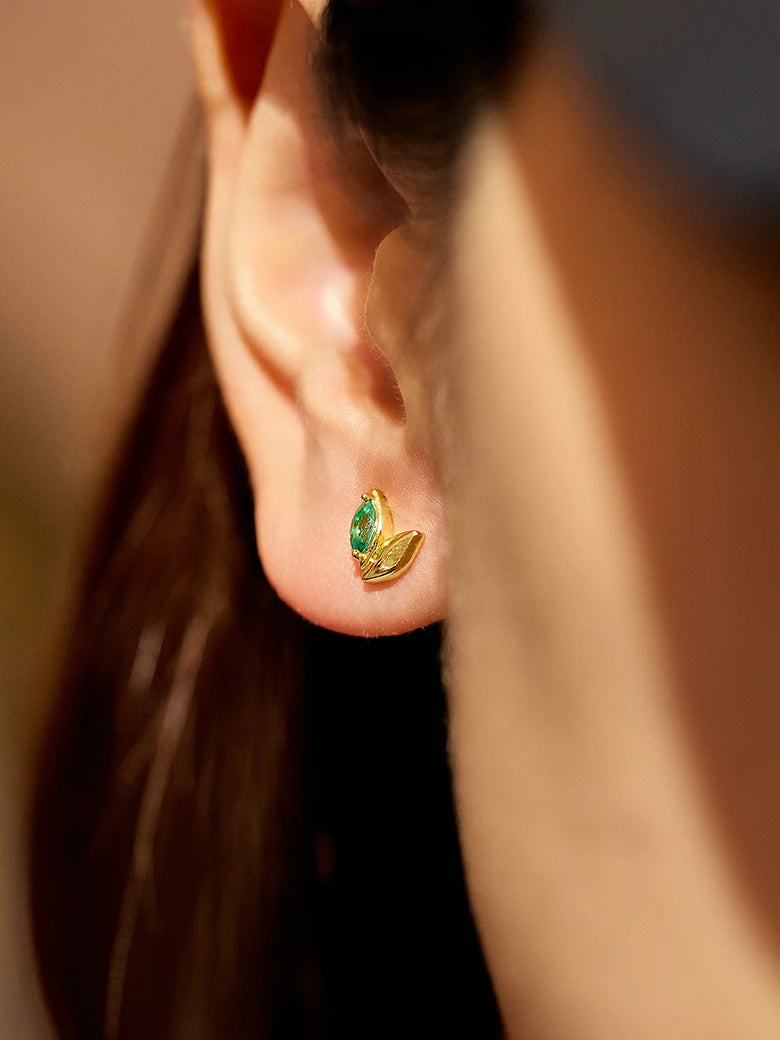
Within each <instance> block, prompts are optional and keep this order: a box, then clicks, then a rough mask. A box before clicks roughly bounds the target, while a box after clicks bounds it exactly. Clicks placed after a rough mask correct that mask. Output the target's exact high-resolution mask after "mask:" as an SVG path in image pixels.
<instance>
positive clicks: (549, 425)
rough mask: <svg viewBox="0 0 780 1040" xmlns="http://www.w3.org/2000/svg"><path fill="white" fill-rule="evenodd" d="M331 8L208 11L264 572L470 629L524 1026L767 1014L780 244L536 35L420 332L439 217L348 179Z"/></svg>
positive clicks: (491, 863)
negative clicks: (382, 582) (362, 569)
mask: <svg viewBox="0 0 780 1040" xmlns="http://www.w3.org/2000/svg"><path fill="white" fill-rule="evenodd" d="M258 7H259V10H260V12H261V13H260V14H259V13H258ZM320 14H321V5H319V4H311V3H309V4H307V5H306V6H305V8H304V7H303V6H300V5H297V4H293V5H283V6H279V5H275V4H267V5H265V6H263V5H262V4H261V5H246V6H244V5H241V4H238V3H231V2H229V0H221V2H219V3H217V2H214V3H212V4H210V5H209V4H206V3H205V2H204V3H198V2H196V3H194V4H193V8H192V29H193V43H194V51H195V57H196V64H197V67H198V72H199V79H200V83H201V91H202V95H203V98H204V104H205V109H206V113H207V118H208V124H209V156H210V191H209V204H208V213H207V230H206V240H205V247H204V265H205V274H204V286H205V288H204V308H205V313H206V318H207V325H208V330H209V339H210V345H211V349H212V352H213V355H214V360H215V365H216V368H217V371H218V374H219V377H220V379H221V382H222V386H223V390H224V393H225V398H226V401H227V403H228V407H229V409H230V412H231V416H232V419H233V422H234V424H235V427H236V430H237V433H238V436H239V439H240V441H241V443H242V446H243V448H244V451H245V454H246V457H247V461H248V464H249V469H250V474H251V478H252V482H253V487H254V489H255V493H256V500H257V503H258V507H257V530H258V545H259V550H260V554H261V557H262V559H263V563H264V565H265V568H266V570H267V572H268V573H269V576H270V578H271V580H272V581H273V583H274V584H275V586H276V587H277V589H278V591H279V593H280V595H281V596H282V597H283V598H284V599H286V600H287V602H289V603H290V604H291V605H292V606H293V607H294V608H295V609H297V610H299V611H300V612H301V613H302V614H304V615H305V616H306V617H308V618H310V619H312V620H313V621H315V622H316V623H318V624H322V625H325V626H327V627H331V628H334V629H337V630H339V631H344V632H352V633H363V634H369V635H382V634H388V633H390V632H397V631H405V630H408V629H410V628H413V627H415V626H416V625H419V624H424V623H427V622H429V621H432V620H436V619H438V618H441V617H443V616H444V615H445V614H446V615H447V618H448V660H447V678H448V683H449V690H450V707H451V738H450V746H451V756H452V763H453V769H454V776H455V788H456V801H457V807H458V816H459V826H460V833H461V839H462V843H463V848H464V856H465V860H466V867H467V879H468V884H469V891H470V895H471V899H472V904H473V907H474V911H475V915H476V918H477V923H478V926H479V928H480V932H481V936H482V940H483V945H484V949H485V953H486V957H487V960H488V964H489V968H490V970H491V974H492V977H493V979H494V982H495V985H496V990H497V994H498V997H499V1001H500V1004H501V1008H502V1012H503V1015H504V1018H505V1022H506V1027H507V1032H508V1034H509V1036H510V1037H515V1036H516V1037H518V1038H519V1037H521V1036H522V1037H523V1038H525V1040H527V1038H529V1037H533V1038H539V1040H548V1038H549V1040H575V1038H576V1040H590V1038H592V1040H622V1038H626V1040H629V1038H630V1040H644V1038H648V1040H650V1038H657V1037H659V1036H665V1037H666V1036H668V1037H685V1038H688V1037H691V1038H693V1037H707V1038H708V1040H709V1038H717V1040H720V1038H724V1040H725V1038H731V1037H734V1038H740V1040H742V1038H744V1037H745V1036H750V1037H751V1038H759V1037H767V1038H769V1037H775V1036H777V1035H780V992H779V990H778V975H777V957H776V948H777V943H778V935H779V933H780V903H779V897H778V895H777V892H776V884H775V878H776V875H777V866H778V862H777V850H776V839H775V833H776V831H777V820H776V815H777V810H776V809H775V806H774V804H773V797H772V795H773V792H775V791H776V790H778V789H780V775H778V773H779V772H780V764H779V763H780V756H778V755H777V754H776V733H777V725H776V715H777V709H776V705H775V702H776V691H777V689H778V680H780V651H779V650H778V641H777V638H776V633H777V631H778V630H779V629H780V597H778V593H777V589H778V588H780V580H779V579H780V542H779V541H778V538H777V535H776V526H775V523H774V518H775V517H776V516H777V505H778V502H777V498H778V494H779V492H778V490H777V480H776V479H773V478H774V477H775V474H776V473H777V472H778V468H779V466H780V457H778V456H780V437H778V430H777V429H776V427H777V424H778V421H780V420H778V418H777V417H778V415H780V365H779V364H778V361H777V357H776V346H777V332H776V330H777V329H778V328H780V303H779V302H778V301H780V293H778V291H777V289H778V274H779V272H778V262H777V254H776V251H774V252H773V249H772V247H770V246H768V245H767V244H766V243H764V244H759V243H756V242H751V241H748V240H747V239H746V238H745V237H744V236H739V235H738V234H737V233H736V231H735V230H734V228H733V227H732V228H729V227H726V226H725V225H724V226H719V225H718V223H717V220H716V219H715V218H714V216H713V214H711V213H707V212H705V211H704V209H703V208H701V207H700V206H699V204H698V202H697V200H696V199H695V197H690V198H689V197H688V196H687V195H686V194H685V190H684V189H683V188H682V187H681V186H680V185H678V184H677V182H676V181H675V180H674V178H673V177H672V175H670V174H669V173H668V172H667V171H665V170H662V169H661V168H660V167H658V166H657V165H656V162H655V160H654V159H653V157H652V156H651V155H650V154H649V153H647V152H645V150H644V149H645V146H644V145H643V144H642V143H641V142H639V141H638V140H636V139H635V138H634V137H633V135H632V133H631V131H630V130H629V129H628V128H627V127H625V126H623V125H622V124H621V122H620V117H619V115H618V114H617V113H614V112H613V111H612V110H611V108H610V103H609V102H608V100H607V99H605V98H602V97H600V96H599V92H598V88H597V86H595V84H594V83H593V82H592V81H591V80H590V79H589V78H588V76H587V74H586V73H585V72H584V71H583V70H582V69H581V67H580V62H579V59H578V58H577V56H576V55H574V54H573V53H572V52H570V50H569V49H568V47H567V46H566V44H565V43H564V42H563V41H561V40H560V39H559V38H557V37H556V36H555V34H553V33H548V32H546V31H544V30H542V31H540V32H539V34H538V35H537V38H536V40H535V42H534V44H533V46H532V47H531V49H530V52H529V54H528V55H527V57H526V59H525V60H524V62H523V66H522V70H521V71H520V72H519V73H518V75H517V81H516V83H515V84H514V88H513V90H512V91H511V92H510V94H509V98H510V100H508V101H506V102H505V103H503V104H501V105H498V106H496V108H495V109H493V110H491V111H490V112H486V113H485V115H484V118H483V120H482V121H481V124H480V125H479V126H478V127H476V128H475V131H474V134H473V137H472V140H471V141H470V144H469V147H468V149H467V161H466V163H465V165H464V176H463V183H462V191H461V194H460V197H459V200H458V203H457V206H456V208H455V212H454V213H453V218H452V219H453V227H452V230H453V231H454V237H455V247H454V255H453V257H452V265H451V266H452V278H451V282H450V283H449V284H447V285H446V286H444V287H443V290H442V291H445V292H446V293H447V295H446V299H445V300H442V299H441V298H438V297H437V296H436V294H433V293H432V294H431V298H430V314H431V315H432V316H433V317H432V319H431V320H430V321H425V322H423V323H421V324H420V325H418V326H417V327H416V328H417V332H416V335H415V336H414V337H409V336H408V335H407V330H408V328H409V325H408V321H407V318H408V316H409V313H410V311H411V309H412V308H413V306H414V303H415V302H416V299H417V297H416V294H415V291H414V290H415V287H418V286H420V285H424V286H428V285H430V284H431V283H430V274H431V270H432V267H433V265H434V264H435V262H436V259H437V236H436V234H435V233H432V231H431V229H429V228H423V227H420V226H418V225H416V223H415V217H414V215H413V213H412V216H410V217H409V218H408V219H407V221H406V222H405V223H404V224H402V225H400V226H395V225H394V221H393V220H392V219H390V217H391V216H392V206H391V202H392V197H393V194H394V193H393V192H392V191H391V190H389V189H388V190H386V191H384V192H383V191H382V189H381V186H379V187H378V186H377V185H376V184H373V185H372V187H371V190H370V192H369V193H368V194H367V195H362V196H361V195H360V193H355V192H354V191H349V190H346V188H345V184H346V183H348V182H349V176H348V175H349V173H350V171H349V170H345V169H344V164H345V163H348V164H350V166H351V167H358V168H359V169H360V171H361V177H364V176H366V171H367V170H370V167H371V157H370V155H369V154H368V152H367V150H366V151H361V150H360V149H357V150H356V151H351V152H350V153H349V155H346V154H344V153H339V152H337V151H335V150H334V149H333V146H332V144H331V143H330V139H329V137H328V136H327V135H323V133H322V127H321V123H320V122H319V121H318V119H317V118H316V104H315V99H314V95H313V87H312V85H311V83H310V82H309V80H308V79H307V75H308V66H307V64H306V54H307V45H308V40H309V39H310V36H309V34H310V32H311V31H312V28H313V29H314V30H316V26H317V24H318V19H319V17H320ZM261 71H262V75H261ZM312 171H314V172H315V175H314V176H312ZM380 172H381V171H380ZM345 176H346V180H345ZM407 201H408V200H407ZM440 289H441V286H440ZM444 312H446V313H448V314H454V315H455V317H456V321H454V322H452V325H451V327H450V328H449V329H448V328H447V327H446V326H444V325H442V323H441V322H439V321H438V320H436V317H435V316H436V314H441V313H444ZM372 486H378V487H381V488H383V489H384V490H385V492H386V493H387V494H388V498H389V500H390V502H391V505H392V506H393V509H394V512H395V514H396V527H397V528H398V529H402V528H404V527H411V526H416V527H419V528H420V529H422V530H424V531H426V534H427V535H428V539H427V541H426V545H425V547H424V549H423V552H421V554H420V557H419V558H418V560H417V561H416V562H415V564H414V566H413V568H412V569H411V570H410V571H409V573H408V574H407V575H406V576H405V577H404V578H402V579H401V580H399V581H398V582H397V583H395V584H391V585H388V586H385V587H380V588H379V589H377V590H371V591H370V592H367V590H366V589H365V587H364V586H362V584H361V582H360V581H359V579H358V578H357V577H356V572H355V565H354V563H353V561H352V560H351V557H350V555H349V550H348V546H347V542H346V528H347V527H348V523H349V519H350V516H351V513H352V511H353V509H354V507H355V506H356V505H357V502H358V501H359V497H360V492H361V491H363V490H367V489H368V488H370V487H372ZM445 517H446V520H447V528H446V538H445V533H444V531H445V529H444V518H445ZM302 547H303V548H302ZM302 560H303V561H310V562H311V566H302Z"/></svg>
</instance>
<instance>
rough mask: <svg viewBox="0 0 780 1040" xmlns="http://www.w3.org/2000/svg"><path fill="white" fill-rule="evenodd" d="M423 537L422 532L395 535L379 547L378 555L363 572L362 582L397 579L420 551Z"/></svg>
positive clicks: (405, 532)
mask: <svg viewBox="0 0 780 1040" xmlns="http://www.w3.org/2000/svg"><path fill="white" fill-rule="evenodd" d="M424 541H425V535H424V534H423V533H422V531H404V532H403V533H402V534H396V535H394V536H393V537H392V538H388V540H387V541H386V542H385V543H384V544H383V545H382V546H381V547H380V549H379V555H378V556H377V557H376V558H375V559H373V560H371V561H370V562H369V564H368V566H367V567H366V569H365V570H364V571H363V580H364V581H389V580H390V579H391V578H399V577H400V576H401V575H402V574H403V573H404V571H405V570H407V569H408V568H409V567H410V566H411V564H412V562H413V561H414V558H415V556H416V555H417V553H418V552H419V551H420V548H421V546H422V543H423V542H424Z"/></svg>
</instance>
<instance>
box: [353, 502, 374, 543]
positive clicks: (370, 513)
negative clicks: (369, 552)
mask: <svg viewBox="0 0 780 1040" xmlns="http://www.w3.org/2000/svg"><path fill="white" fill-rule="evenodd" d="M375 527H376V509H375V508H374V503H373V502H372V501H371V499H367V500H366V501H364V502H361V504H360V505H359V506H358V510H357V512H356V513H355V515H354V516H353V517H352V524H351V526H350V529H349V544H350V545H351V546H352V548H353V549H355V551H356V552H361V553H364V552H365V551H366V549H367V548H368V547H369V545H370V544H371V539H372V538H373V537H374V529H375Z"/></svg>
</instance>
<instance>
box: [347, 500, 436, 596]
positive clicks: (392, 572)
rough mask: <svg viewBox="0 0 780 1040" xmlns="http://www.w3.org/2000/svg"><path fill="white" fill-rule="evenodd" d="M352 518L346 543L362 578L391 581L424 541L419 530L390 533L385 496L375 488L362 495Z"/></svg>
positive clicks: (397, 576)
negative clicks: (350, 548) (358, 566)
mask: <svg viewBox="0 0 780 1040" xmlns="http://www.w3.org/2000/svg"><path fill="white" fill-rule="evenodd" d="M362 497H363V501H362V502H361V503H360V505H359V506H358V508H357V512H356V513H355V515H354V516H353V517H352V523H351V525H350V528H349V544H350V545H351V546H352V555H353V556H354V558H355V559H356V560H357V561H358V563H359V564H360V575H361V577H362V578H363V581H390V579H391V578H399V577H400V576H401V575H402V574H403V573H404V571H407V570H408V569H409V568H410V567H411V565H412V563H413V562H414V558H415V557H416V556H417V553H418V552H419V551H420V549H421V547H422V543H423V542H424V541H425V535H424V534H423V533H422V531H404V532H403V534H393V517H392V514H391V512H390V507H389V506H388V504H387V499H386V498H385V496H384V495H383V494H382V492H381V491H378V490H377V489H376V488H374V489H373V491H371V492H369V493H364V494H363V496H362Z"/></svg>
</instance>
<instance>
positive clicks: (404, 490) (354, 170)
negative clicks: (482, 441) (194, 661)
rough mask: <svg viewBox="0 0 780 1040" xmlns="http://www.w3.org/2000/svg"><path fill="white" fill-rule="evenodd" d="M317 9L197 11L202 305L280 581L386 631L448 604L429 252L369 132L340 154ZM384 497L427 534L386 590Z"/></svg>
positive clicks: (314, 614)
mask: <svg viewBox="0 0 780 1040" xmlns="http://www.w3.org/2000/svg"><path fill="white" fill-rule="evenodd" d="M316 20H317V11H316V10H314V9H313V5H312V3H308V4H307V5H304V4H301V3H298V2H294V3H290V4H280V3H277V2H271V0H259V2H258V0H255V2H251V3H250V2H247V0H194V2H193V5H192V22H191V24H192V37H193V46H194V52H195V60H196V66H197V71H198V79H199V84H200V90H201V94H202V98H203V103H204V107H205V111H206V121H207V127H208V156H209V191H208V201H207V213H206V227H205V242H204V251H203V303H204V315H205V321H206V328H207V334H208V339H209V343H210V348H211V351H212V355H213V358H214V362H215V367H216V370H217V374H218V377H219V379H220V383H221V386H222V389H223V392H224V396H225V399H226V403H227V407H228V410H229V412H230V415H231V419H232V422H233V425H234V428H235V430H236V433H237V436H238V439H239V441H240V443H241V446H242V449H243V451H244V454H245V457H246V460H247V464H248V468H249V474H250V478H251V481H252V485H253V489H254V492H255V501H256V528H257V538H258V547H259V552H260V557H261V560H262V563H263V566H264V569H265V571H266V574H267V575H268V578H269V580H270V581H271V583H272V584H273V585H274V587H275V588H276V590H277V591H278V593H279V595H280V596H281V598H282V599H284V600H285V601H286V602H287V603H288V604H289V605H290V606H292V607H293V608H294V609H295V610H297V611H298V612H299V613H301V614H302V615H303V616H304V617H306V618H308V619H310V620H311V621H313V622H315V623H317V624H320V625H323V626H325V627H327V628H331V629H334V630H336V631H340V632H345V633H350V634H362V635H385V634H392V633H398V632H403V631H407V630H409V629H412V628H415V627H418V626H421V625H425V624H428V623H430V622H433V621H436V620H439V619H440V618H441V617H442V616H443V614H444V599H445V596H444V582H443V577H442V575H443V559H444V533H443V527H442V519H441V506H440V496H439V492H438V487H437V480H436V472H435V466H434V464H433V452H432V447H431V444H430V439H429V436H428V431H429V429H430V423H429V422H427V421H426V416H425V415H424V414H422V413H423V411H424V409H425V405H424V401H425V396H424V394H422V393H421V391H420V382H421V381H420V378H419V373H418V371H417V366H416V365H415V363H414V358H413V356H412V354H413V353H414V352H417V351H420V344H419V343H415V344H414V347H415V351H414V352H412V351H411V339H410V338H408V337H407V341H405V339H404V336H405V334H404V332H403V330H404V329H406V328H408V324H409V323H408V321H407V320H406V319H407V317H408V313H405V312H407V311H408V309H409V308H411V307H412V305H413V304H414V303H416V302H417V301H415V300H414V299H413V297H412V292H413V290H414V287H415V286H419V284H420V282H421V278H422V277H423V274H424V271H423V269H424V267H425V263H426V258H425V255H424V253H422V252H421V251H420V250H416V249H414V248H406V247H405V246H404V221H405V219H406V217H405V212H406V211H405V207H404V205H403V202H402V200H401V199H400V198H399V196H398V195H397V194H396V193H395V191H393V189H391V188H390V186H389V185H388V184H387V182H386V181H385V180H384V178H383V177H382V175H381V173H380V172H379V170H378V169H377V167H376V165H375V163H374V161H373V159H372V158H371V155H370V153H369V151H368V149H367V148H366V147H365V145H364V144H363V143H362V139H360V138H359V137H358V136H357V135H354V137H350V136H349V134H346V135H345V137H344V140H343V142H341V143H340V144H339V145H337V144H336V143H335V141H334V135H333V134H332V133H331V132H329V129H328V126H327V125H326V121H325V119H324V118H323V115H322V111H321V107H320V105H319V104H318V99H317V96H316V91H315V86H314V79H313V75H312V69H311V56H312V51H313V47H314V45H315V43H316V38H317V26H316ZM380 246H381V247H382V248H381V249H380ZM399 256H405V257H406V258H407V260H406V262H405V265H404V266H403V267H402V269H401V270H399V263H398V257H399ZM383 258H384V259H383ZM367 308H368V311H369V314H370V315H371V321H372V327H373V328H372V331H373V333H374V335H371V334H370V333H369V330H368V327H367V322H366V313H367ZM391 335H392V336H393V337H394V338H393V342H390V339H391ZM374 488H378V489H380V490H381V491H382V492H384V495H385V496H386V498H387V501H388V503H389V505H390V508H391V509H392V512H393V518H394V522H395V530H396V531H406V530H409V529H416V530H418V531H422V532H424V533H425V535H426V539H425V542H424V544H423V546H422V549H421V551H420V552H419V555H418V556H417V557H416V559H415V560H414V563H413V564H412V566H411V567H410V568H409V570H408V571H407V572H406V573H405V574H403V576H401V577H399V578H397V579H396V580H394V581H391V582H387V583H382V584H377V585H374V584H372V583H370V582H365V581H363V580H361V574H360V569H359V567H358V565H357V563H356V561H355V560H354V559H353V557H352V553H351V549H350V541H349V529H350V522H351V519H352V516H353V514H354V512H355V511H356V509H357V508H358V506H359V505H360V503H361V494H362V493H363V492H369V491H371V490H372V489H374Z"/></svg>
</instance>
